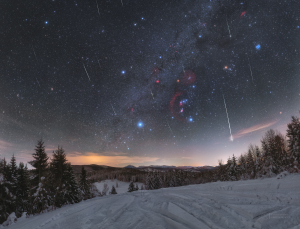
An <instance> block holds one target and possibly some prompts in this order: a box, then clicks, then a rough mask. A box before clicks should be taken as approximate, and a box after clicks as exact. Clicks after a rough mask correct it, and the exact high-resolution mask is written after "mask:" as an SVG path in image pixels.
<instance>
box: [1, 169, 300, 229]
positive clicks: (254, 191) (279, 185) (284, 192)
mask: <svg viewBox="0 0 300 229" xmlns="http://www.w3.org/2000/svg"><path fill="white" fill-rule="evenodd" d="M119 183H121V182H119ZM117 191H118V190H117ZM253 227H254V228H263V229H267V228H272V229H273V228H274V229H275V228H278V229H279V228H280V229H282V228H293V229H296V228H298V229H299V228H300V174H291V175H288V176H287V177H284V178H283V179H276V178H268V179H264V180H251V181H237V182H216V183H209V184H201V185H190V186H183V187H176V188H168V189H160V190H153V191H137V192H132V193H122V194H119V195H111V196H104V197H97V198H94V199H91V200H87V201H84V202H81V203H78V204H75V205H69V206H64V207H62V208H61V209H58V210H55V211H52V212H48V213H44V214H41V215H37V216H33V217H30V218H27V219H21V220H18V221H17V222H16V224H13V225H11V226H9V227H7V228H8V229H15V228H20V229H35V228H43V229H46V228H49V229H50V228H51V229H52V228H64V229H76V228H77V229H79V228H95V229H96V228H106V229H107V228H113V229H120V228H122V229H123V228H143V229H145V228H149V229H161V228H172V229H173V228H175V229H176V228H178V229H184V228H201V229H206V228H253Z"/></svg>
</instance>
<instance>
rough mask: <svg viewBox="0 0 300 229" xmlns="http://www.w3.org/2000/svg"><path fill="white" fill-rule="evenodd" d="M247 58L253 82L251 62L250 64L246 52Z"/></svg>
mask: <svg viewBox="0 0 300 229" xmlns="http://www.w3.org/2000/svg"><path fill="white" fill-rule="evenodd" d="M247 58H248V63H249V67H250V73H251V77H252V83H254V82H253V75H252V69H251V64H250V60H249V56H248V54H247Z"/></svg>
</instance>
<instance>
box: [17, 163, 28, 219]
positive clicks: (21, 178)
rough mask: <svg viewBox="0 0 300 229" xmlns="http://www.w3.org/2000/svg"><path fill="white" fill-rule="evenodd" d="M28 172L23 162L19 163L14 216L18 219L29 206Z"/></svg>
mask: <svg viewBox="0 0 300 229" xmlns="http://www.w3.org/2000/svg"><path fill="white" fill-rule="evenodd" d="M28 198H29V172H28V169H27V165H26V166H24V163H23V162H20V164H19V167H18V171H17V188H16V207H17V210H16V216H17V217H20V216H21V215H22V212H27V207H28V204H29V202H28V201H29V199H28Z"/></svg>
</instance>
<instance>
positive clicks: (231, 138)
mask: <svg viewBox="0 0 300 229" xmlns="http://www.w3.org/2000/svg"><path fill="white" fill-rule="evenodd" d="M222 95H223V99H224V105H225V110H226V114H227V120H228V125H229V132H230V140H231V141H233V137H232V134H231V128H230V122H229V117H228V112H227V107H226V102H225V97H224V94H222Z"/></svg>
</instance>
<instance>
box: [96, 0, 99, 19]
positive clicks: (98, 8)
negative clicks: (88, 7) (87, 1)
mask: <svg viewBox="0 0 300 229" xmlns="http://www.w3.org/2000/svg"><path fill="white" fill-rule="evenodd" d="M96 4H97V10H98V14H99V16H100V12H99V6H98V2H97V0H96Z"/></svg>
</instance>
